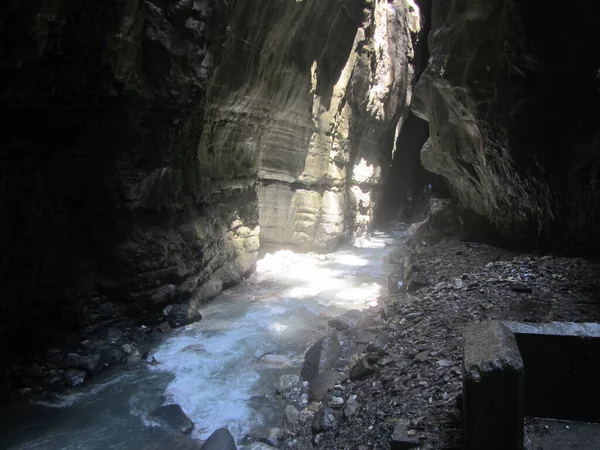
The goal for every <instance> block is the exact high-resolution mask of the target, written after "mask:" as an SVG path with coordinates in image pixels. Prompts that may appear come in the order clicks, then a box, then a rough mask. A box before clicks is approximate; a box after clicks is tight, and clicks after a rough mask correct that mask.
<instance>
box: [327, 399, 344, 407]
mask: <svg viewBox="0 0 600 450" xmlns="http://www.w3.org/2000/svg"><path fill="white" fill-rule="evenodd" d="M329 406H331V407H332V408H334V409H338V408H341V407H342V406H344V399H343V398H342V397H331V400H329Z"/></svg>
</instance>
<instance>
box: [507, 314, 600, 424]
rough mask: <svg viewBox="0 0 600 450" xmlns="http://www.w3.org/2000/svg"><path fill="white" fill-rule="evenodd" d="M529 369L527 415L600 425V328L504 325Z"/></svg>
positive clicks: (563, 324) (564, 324) (562, 324)
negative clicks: (514, 340) (514, 338)
mask: <svg viewBox="0 0 600 450" xmlns="http://www.w3.org/2000/svg"><path fill="white" fill-rule="evenodd" d="M503 323H504V324H505V325H506V326H507V327H508V328H509V329H510V330H511V331H512V332H513V333H514V334H515V337H516V339H517V344H518V346H519V351H520V352H521V355H522V358H523V363H524V365H525V413H526V414H527V415H528V416H535V417H545V418H552V419H563V420H574V421H582V422H600V408H598V405H600V383H598V380H599V379H600V325H599V324H596V323H569V322H550V323H539V324H536V323H522V322H503Z"/></svg>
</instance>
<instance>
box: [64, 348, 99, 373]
mask: <svg viewBox="0 0 600 450" xmlns="http://www.w3.org/2000/svg"><path fill="white" fill-rule="evenodd" d="M63 365H64V366H65V368H67V369H75V370H85V371H86V372H87V373H88V374H89V375H91V376H94V375H98V374H99V373H100V372H101V371H102V369H103V368H104V364H103V361H102V357H101V356H100V355H98V354H95V355H78V354H77V353H68V354H67V355H66V356H65V357H64V359H63Z"/></svg>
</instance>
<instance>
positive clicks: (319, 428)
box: [312, 405, 336, 433]
mask: <svg viewBox="0 0 600 450" xmlns="http://www.w3.org/2000/svg"><path fill="white" fill-rule="evenodd" d="M335 423H336V420H335V415H334V413H333V410H332V409H331V408H329V407H327V406H326V405H323V406H322V407H321V408H319V410H318V411H317V413H316V414H315V417H314V418H313V421H312V429H313V432H314V433H321V432H323V431H328V430H331V429H332V428H333V427H334V426H335Z"/></svg>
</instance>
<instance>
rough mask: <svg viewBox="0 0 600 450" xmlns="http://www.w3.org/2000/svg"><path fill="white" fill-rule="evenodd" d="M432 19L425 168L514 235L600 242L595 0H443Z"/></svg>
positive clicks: (418, 96) (585, 244) (419, 106)
mask: <svg viewBox="0 0 600 450" xmlns="http://www.w3.org/2000/svg"><path fill="white" fill-rule="evenodd" d="M431 22H432V30H431V33H430V35H429V41H428V42H429V49H430V53H431V58H430V60H429V63H428V66H427V69H426V70H425V72H424V74H423V75H422V76H421V78H420V80H419V83H418V84H417V86H416V88H415V98H414V99H413V102H412V109H413V111H414V113H415V114H416V115H417V116H419V117H421V118H424V119H426V120H428V121H429V128H430V139H429V140H428V141H427V143H426V145H425V146H424V147H423V149H422V152H421V162H422V163H423V165H424V167H425V168H426V169H428V170H430V171H433V172H436V173H438V174H441V175H443V176H444V177H445V178H446V179H447V180H448V181H449V183H450V185H451V188H452V190H453V191H454V193H455V195H456V196H457V197H458V198H459V199H460V201H461V202H462V204H463V205H465V206H468V207H469V208H471V209H472V210H474V211H476V212H477V213H479V214H481V215H483V216H485V217H487V218H488V219H489V220H490V221H491V222H492V223H493V224H494V225H495V226H496V227H497V228H499V229H500V230H501V231H502V232H503V233H504V234H505V235H507V236H509V237H510V239H511V240H513V241H515V240H522V241H531V240H534V239H535V240H539V241H540V242H544V243H546V244H548V243H552V244H553V245H557V244H558V245H560V246H563V247H565V246H567V247H568V248H569V250H570V251H576V252H577V251H578V252H581V251H586V252H588V251H596V250H597V249H598V245H599V244H600V239H598V237H599V235H598V232H597V230H598V229H599V228H598V226H597V224H598V221H599V218H600V216H599V214H598V209H597V208H595V207H594V206H592V205H596V204H597V202H598V199H599V198H600V191H599V190H598V187H597V182H596V178H597V177H596V173H597V171H598V164H599V162H600V158H599V155H600V147H599V143H600V140H599V139H598V136H599V135H598V130H599V129H600V127H599V124H600V108H599V106H600V96H599V93H600V91H598V78H597V73H598V72H597V71H598V67H599V65H598V59H597V57H595V56H592V55H597V54H598V52H599V51H600V39H599V37H600V5H599V4H598V2H595V1H593V0H576V1H573V2H570V3H569V5H568V6H565V7H564V8H548V7H547V5H545V4H544V3H543V2H541V1H532V2H513V1H505V0H485V1H478V2H466V3H465V2H463V1H460V0H454V1H441V0H440V1H437V0H434V1H433V10H432V17H431ZM558 55H560V56H558ZM565 89H566V91H565Z"/></svg>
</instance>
